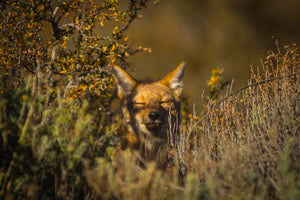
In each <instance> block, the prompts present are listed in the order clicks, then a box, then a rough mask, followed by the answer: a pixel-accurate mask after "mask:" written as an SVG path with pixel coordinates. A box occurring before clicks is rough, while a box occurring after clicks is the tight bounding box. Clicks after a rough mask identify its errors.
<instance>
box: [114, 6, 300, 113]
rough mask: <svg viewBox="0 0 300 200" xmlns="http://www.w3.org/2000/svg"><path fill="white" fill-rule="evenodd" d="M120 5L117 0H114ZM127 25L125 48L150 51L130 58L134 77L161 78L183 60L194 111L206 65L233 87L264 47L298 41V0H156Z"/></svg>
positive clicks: (240, 82) (206, 76)
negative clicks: (220, 74)
mask: <svg viewBox="0 0 300 200" xmlns="http://www.w3.org/2000/svg"><path fill="white" fill-rule="evenodd" d="M120 4H121V5H122V0H120ZM141 14H142V15H143V18H142V19H140V20H137V21H135V22H134V23H133V24H132V26H131V27H130V28H129V29H128V32H127V33H128V34H129V41H130V42H131V46H139V45H142V46H143V47H150V48H151V49H152V53H138V54H136V55H135V56H132V57H130V60H129V61H130V63H131V66H132V67H131V69H130V70H129V71H131V73H132V74H133V75H134V76H136V77H137V78H147V77H151V78H162V77H163V76H164V75H166V74H167V73H168V72H170V71H171V70H173V69H174V68H175V67H176V66H177V65H178V64H179V63H180V62H181V61H182V60H184V61H185V62H186V75H185V88H184V93H185V95H186V96H188V97H189V102H190V103H191V104H192V103H195V104H196V108H197V110H198V111H199V110H200V109H201V107H202V105H201V104H200V100H201V95H202V91H203V90H205V89H206V84H207V80H208V79H209V77H210V69H211V68H216V67H220V68H223V69H224V80H232V79H234V82H235V83H234V88H239V87H241V86H244V85H246V84H247V80H248V78H249V72H250V66H253V67H254V68H255V69H256V68H257V67H259V66H261V60H263V59H264V58H265V56H266V55H267V51H269V50H272V51H277V47H276V40H277V41H278V43H279V47H283V46H284V45H287V44H293V43H296V44H297V45H299V43H300V1H299V0H285V1H282V0H226V1H224V0H188V1H182V0H160V2H159V4H158V5H156V6H155V5H153V3H152V2H150V4H149V6H148V8H146V9H144V10H142V13H141Z"/></svg>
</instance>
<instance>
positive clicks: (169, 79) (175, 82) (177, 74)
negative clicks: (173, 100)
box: [160, 62, 185, 97]
mask: <svg viewBox="0 0 300 200" xmlns="http://www.w3.org/2000/svg"><path fill="white" fill-rule="evenodd" d="M184 70H185V63H184V62H181V63H180V64H179V65H178V67H176V69H175V70H174V71H172V72H171V73H169V74H168V75H167V76H165V77H164V78H163V79H162V80H161V81H160V83H162V84H164V85H166V86H168V87H169V88H170V89H171V90H173V92H174V93H175V95H177V96H178V97H179V96H181V95H182V90H183V77H184Z"/></svg>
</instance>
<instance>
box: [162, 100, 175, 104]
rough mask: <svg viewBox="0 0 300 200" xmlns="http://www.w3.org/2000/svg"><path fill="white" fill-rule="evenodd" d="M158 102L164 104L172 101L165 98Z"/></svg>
mask: <svg viewBox="0 0 300 200" xmlns="http://www.w3.org/2000/svg"><path fill="white" fill-rule="evenodd" d="M159 103H160V104H164V103H173V101H172V100H165V101H160V102H159Z"/></svg>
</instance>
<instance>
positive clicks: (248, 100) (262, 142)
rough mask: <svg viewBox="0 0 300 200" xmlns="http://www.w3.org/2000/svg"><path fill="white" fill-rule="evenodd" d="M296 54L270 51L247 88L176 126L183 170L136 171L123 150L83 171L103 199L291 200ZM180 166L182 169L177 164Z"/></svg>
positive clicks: (295, 187)
mask: <svg viewBox="0 0 300 200" xmlns="http://www.w3.org/2000/svg"><path fill="white" fill-rule="evenodd" d="M299 64H300V59H299V51H298V49H297V48H295V47H294V46H289V47H286V48H285V52H284V53H280V52H278V53H276V54H275V53H272V52H271V53H270V54H269V56H268V57H267V58H266V60H265V62H264V63H263V71H262V72H260V73H258V72H256V73H255V72H254V71H252V74H251V79H250V80H249V86H247V87H245V88H243V89H241V90H240V91H239V92H236V93H235V94H234V95H230V96H229V97H228V98H225V99H224V100H222V101H221V102H220V103H216V104H215V105H210V106H208V108H207V109H206V111H205V113H206V114H204V115H203V116H202V119H201V120H200V121H199V120H198V119H196V117H191V118H190V121H189V122H187V123H186V124H182V130H183V131H182V133H181V135H180V136H179V139H178V140H177V141H178V142H177V143H176V145H175V146H176V147H177V148H176V150H177V153H176V154H174V156H175V160H176V161H177V162H176V163H177V164H176V166H177V168H178V171H180V169H182V165H184V170H182V172H183V173H184V182H185V184H184V186H182V185H180V184H179V183H178V173H176V172H177V170H173V171H172V170H170V171H167V172H162V171H159V170H155V168H154V164H155V163H149V164H148V168H147V169H141V168H140V167H139V166H138V165H137V164H136V163H137V162H136V161H135V160H134V157H135V156H133V155H131V153H129V152H125V153H121V154H119V156H117V157H115V158H114V159H113V160H112V162H108V161H105V160H103V159H101V160H100V161H99V163H98V167H97V168H96V169H94V171H93V172H92V171H88V172H87V173H88V177H90V178H89V184H90V185H91V186H92V187H93V188H94V191H95V195H96V196H97V195H100V196H102V197H103V198H104V199H111V198H113V199H114V198H116V199H176V198H178V199H297V198H298V197H299V196H300V176H299V172H300V143H299V141H300V138H299V137H300V136H299V131H300V101H299V98H300V93H299V91H300V90H299V89H300V84H299V80H300V79H299V77H300V70H299ZM180 164H181V165H180Z"/></svg>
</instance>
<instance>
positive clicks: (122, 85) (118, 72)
mask: <svg viewBox="0 0 300 200" xmlns="http://www.w3.org/2000/svg"><path fill="white" fill-rule="evenodd" d="M113 73H114V75H115V78H116V80H117V83H118V90H119V92H118V94H119V97H120V99H122V98H124V97H126V96H128V95H130V94H131V93H132V90H133V88H134V87H135V86H136V84H137V82H136V80H135V79H134V78H133V77H132V76H130V75H129V74H128V73H126V72H125V71H124V70H123V69H122V68H121V67H119V66H117V65H115V66H113Z"/></svg>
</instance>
